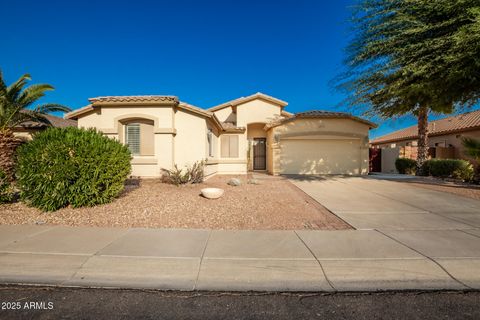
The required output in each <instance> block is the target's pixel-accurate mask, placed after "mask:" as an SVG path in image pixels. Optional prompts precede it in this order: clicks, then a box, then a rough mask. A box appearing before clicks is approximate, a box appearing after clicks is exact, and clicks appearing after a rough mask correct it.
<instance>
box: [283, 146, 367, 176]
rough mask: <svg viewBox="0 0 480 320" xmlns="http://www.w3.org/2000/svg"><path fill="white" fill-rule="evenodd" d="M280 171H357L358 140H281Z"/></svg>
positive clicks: (325, 172) (345, 172)
mask: <svg viewBox="0 0 480 320" xmlns="http://www.w3.org/2000/svg"><path fill="white" fill-rule="evenodd" d="M280 150H281V152H280V171H281V173H282V174H359V173H360V140H327V139H310V140H307V139H305V140H293V139H292V140H283V141H281V142H280Z"/></svg>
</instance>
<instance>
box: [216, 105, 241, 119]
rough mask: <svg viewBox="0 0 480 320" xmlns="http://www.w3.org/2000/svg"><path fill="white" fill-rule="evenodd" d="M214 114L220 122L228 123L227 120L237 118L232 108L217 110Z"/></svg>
mask: <svg viewBox="0 0 480 320" xmlns="http://www.w3.org/2000/svg"><path fill="white" fill-rule="evenodd" d="M214 113H215V115H216V116H217V119H218V120H219V121H220V122H226V121H227V120H232V119H235V118H236V117H235V116H234V115H232V107H226V108H223V109H220V110H217V111H215V112H214Z"/></svg>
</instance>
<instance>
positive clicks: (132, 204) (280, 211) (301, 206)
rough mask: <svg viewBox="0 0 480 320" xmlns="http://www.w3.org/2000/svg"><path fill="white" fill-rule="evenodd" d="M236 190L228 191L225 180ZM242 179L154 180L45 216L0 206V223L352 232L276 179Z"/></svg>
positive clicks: (20, 207)
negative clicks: (206, 191)
mask: <svg viewBox="0 0 480 320" xmlns="http://www.w3.org/2000/svg"><path fill="white" fill-rule="evenodd" d="M232 177H236V178H239V179H240V180H241V182H242V184H241V185H240V186H236V187H234V186H230V185H227V182H228V180H229V179H230V178H232ZM249 178H251V177H247V176H225V175H217V176H214V177H212V178H210V179H208V180H206V181H205V182H204V183H202V184H197V185H184V186H180V187H176V186H173V185H168V184H164V183H161V182H160V181H159V180H157V179H151V180H147V179H145V180H139V181H136V183H129V184H128V185H127V186H126V190H125V192H124V193H123V194H122V195H121V196H120V197H119V198H118V199H116V200H115V201H114V202H112V203H110V204H106V205H102V206H96V207H91V208H78V209H73V208H63V209H61V210H58V211H55V212H49V213H43V212H41V211H40V210H38V209H35V208H30V207H28V206H26V205H25V204H23V203H20V202H17V203H13V204H6V205H0V224H46V225H68V226H98V227H125V228H127V227H147V228H198V229H282V230H288V229H317V230H338V229H351V227H350V226H349V225H348V224H347V223H345V222H344V221H343V220H341V219H339V218H338V217H337V216H335V215H334V214H332V213H331V212H330V211H328V210H327V209H325V208H324V207H323V206H321V205H320V204H319V203H317V202H316V201H315V200H313V199H312V198H310V197H309V196H308V195H306V194H305V193H304V192H303V191H301V190H300V189H298V188H297V187H295V186H294V185H293V184H291V183H290V182H289V181H287V180H285V179H283V178H280V177H268V176H265V178H264V179H259V180H258V182H259V184H249V183H247V180H248V179H249ZM256 178H257V177H256ZM205 187H218V188H223V189H224V190H225V194H224V195H223V197H222V198H220V199H216V200H209V199H205V198H203V197H202V196H200V190H201V189H202V188H205Z"/></svg>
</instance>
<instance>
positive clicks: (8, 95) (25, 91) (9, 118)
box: [0, 71, 71, 130]
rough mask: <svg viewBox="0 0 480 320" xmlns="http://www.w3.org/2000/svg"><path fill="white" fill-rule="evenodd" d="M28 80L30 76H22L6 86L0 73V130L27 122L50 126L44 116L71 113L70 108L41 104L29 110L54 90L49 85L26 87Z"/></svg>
mask: <svg viewBox="0 0 480 320" xmlns="http://www.w3.org/2000/svg"><path fill="white" fill-rule="evenodd" d="M29 80H31V78H30V75H29V74H24V75H22V76H21V77H20V78H19V79H18V80H17V81H15V82H14V83H12V84H11V85H9V86H7V85H6V84H5V81H4V78H3V74H2V73H1V71H0V130H5V129H10V128H13V127H15V126H18V125H21V124H23V123H26V122H29V121H32V122H35V123H41V124H45V125H51V123H50V121H48V119H47V118H46V117H45V116H44V115H45V114H48V113H51V112H69V111H71V109H70V108H68V107H66V106H64V105H61V104H56V103H45V104H41V105H39V106H37V107H36V108H35V109H33V110H29V107H30V106H31V105H32V104H33V103H35V102H36V101H37V100H38V99H40V98H42V97H44V96H45V93H46V92H47V91H50V90H53V89H54V88H53V86H51V85H49V84H33V85H30V86H26V85H27V82H28V81H29Z"/></svg>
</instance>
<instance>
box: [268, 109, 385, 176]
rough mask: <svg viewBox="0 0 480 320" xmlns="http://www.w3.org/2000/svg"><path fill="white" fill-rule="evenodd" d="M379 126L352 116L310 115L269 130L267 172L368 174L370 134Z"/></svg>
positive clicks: (308, 113)
mask: <svg viewBox="0 0 480 320" xmlns="http://www.w3.org/2000/svg"><path fill="white" fill-rule="evenodd" d="M375 127H376V125H375V124H374V123H372V122H370V121H367V120H364V119H362V118H358V117H355V116H352V115H351V114H348V113H341V112H329V111H318V110H317V111H307V112H303V113H297V114H295V116H293V117H289V118H285V119H281V120H280V121H277V122H274V123H272V124H269V125H267V126H266V129H267V141H266V143H267V171H268V172H269V173H271V174H273V175H277V174H305V175H308V174H344V175H362V174H368V134H369V131H370V129H372V128H375Z"/></svg>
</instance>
